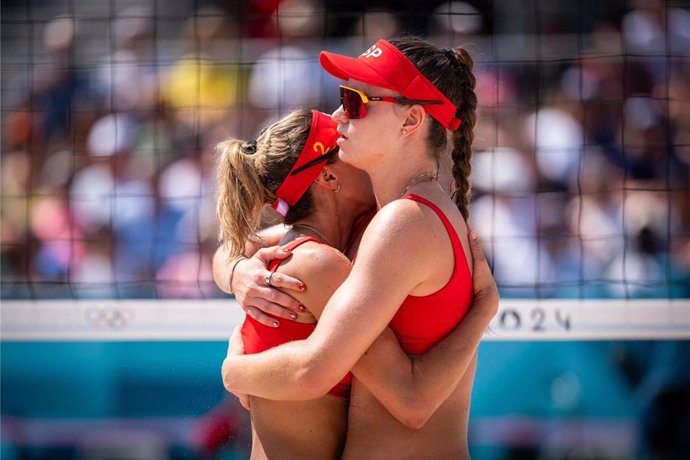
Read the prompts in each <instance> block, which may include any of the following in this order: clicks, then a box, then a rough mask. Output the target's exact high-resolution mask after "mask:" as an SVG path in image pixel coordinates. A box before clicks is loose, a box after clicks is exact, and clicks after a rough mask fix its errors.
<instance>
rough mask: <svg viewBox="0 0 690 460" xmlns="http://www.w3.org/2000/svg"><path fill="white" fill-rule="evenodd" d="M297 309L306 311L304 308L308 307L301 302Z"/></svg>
mask: <svg viewBox="0 0 690 460" xmlns="http://www.w3.org/2000/svg"><path fill="white" fill-rule="evenodd" d="M297 309H298V310H299V311H304V310H306V309H307V307H305V306H304V305H301V304H300V306H299V307H297Z"/></svg>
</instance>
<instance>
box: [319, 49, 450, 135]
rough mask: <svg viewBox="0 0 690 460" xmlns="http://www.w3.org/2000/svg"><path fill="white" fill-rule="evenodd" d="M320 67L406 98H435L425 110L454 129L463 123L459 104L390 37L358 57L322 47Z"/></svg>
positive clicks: (336, 74) (332, 73)
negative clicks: (435, 102)
mask: <svg viewBox="0 0 690 460" xmlns="http://www.w3.org/2000/svg"><path fill="white" fill-rule="evenodd" d="M319 60H320V62H321V67H323V68H324V69H325V70H326V72H328V73H330V74H331V75H333V76H334V77H336V78H340V79H341V80H350V79H352V80H357V81H361V82H362V83H366V84H369V85H373V86H379V87H381V88H386V89H390V90H392V91H395V92H396V93H398V94H400V95H401V96H403V97H405V98H407V99H419V100H435V101H440V102H442V104H434V105H431V104H427V105H423V106H422V107H424V110H425V111H426V112H427V113H428V114H429V115H431V116H432V117H434V118H435V119H436V120H438V121H439V122H440V123H441V124H442V125H443V126H445V127H446V128H447V129H450V130H451V131H455V130H456V129H458V127H460V123H461V120H460V118H458V117H457V111H458V109H457V107H456V106H455V104H453V103H452V102H451V101H450V99H448V98H447V97H446V96H445V95H444V94H443V93H442V92H441V91H440V90H439V89H438V88H436V86H434V84H433V83H431V82H430V81H429V80H428V79H427V78H426V77H425V76H424V75H422V73H421V72H420V71H419V69H417V67H416V66H415V65H414V64H412V62H410V60H409V59H407V57H405V55H404V54H403V53H401V52H400V50H398V49H397V48H396V47H395V46H393V45H392V44H391V43H390V42H388V41H387V40H379V41H377V42H376V44H375V45H374V46H372V47H371V48H369V49H368V50H366V51H365V52H364V53H362V54H361V55H360V56H359V57H358V58H356V59H355V58H352V57H349V56H343V55H342V54H335V53H331V52H329V51H321V55H320V59H319Z"/></svg>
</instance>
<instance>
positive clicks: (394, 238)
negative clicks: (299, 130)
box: [223, 82, 488, 458]
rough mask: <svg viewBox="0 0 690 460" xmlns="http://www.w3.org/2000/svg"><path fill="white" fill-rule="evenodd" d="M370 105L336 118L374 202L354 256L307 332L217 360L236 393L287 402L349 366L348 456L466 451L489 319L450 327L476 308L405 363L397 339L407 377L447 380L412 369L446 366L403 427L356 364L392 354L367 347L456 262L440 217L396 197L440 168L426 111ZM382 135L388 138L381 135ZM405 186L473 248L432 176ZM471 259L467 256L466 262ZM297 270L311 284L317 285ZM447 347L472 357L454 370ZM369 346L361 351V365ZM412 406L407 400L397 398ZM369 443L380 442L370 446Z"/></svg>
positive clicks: (319, 391) (316, 390)
mask: <svg viewBox="0 0 690 460" xmlns="http://www.w3.org/2000/svg"><path fill="white" fill-rule="evenodd" d="M350 85H351V86H353V87H356V88H358V89H361V90H363V91H364V92H366V93H368V94H375V95H389V94H390V95H392V94H393V93H392V92H390V91H386V90H383V89H381V88H375V87H370V86H368V85H362V84H359V83H358V82H350ZM367 112H368V113H367V116H366V117H365V118H364V119H360V120H348V119H347V118H345V117H344V115H343V112H342V110H341V109H339V110H337V111H336V112H335V113H334V115H333V117H334V119H335V120H336V121H338V122H339V124H340V126H339V132H340V133H341V134H342V135H343V138H342V139H341V140H339V143H340V147H341V155H342V157H341V158H342V160H343V161H346V162H348V163H350V164H352V165H354V166H357V167H360V168H362V169H364V170H366V171H367V173H368V174H369V176H370V178H371V181H372V184H373V187H374V191H375V194H376V199H377V202H378V204H379V206H381V207H382V209H381V210H380V211H379V213H378V214H377V215H376V217H375V218H374V220H373V221H372V223H371V224H370V226H369V227H368V228H367V230H366V232H365V234H364V236H363V238H362V242H361V245H360V248H359V252H358V254H357V263H356V264H355V265H354V267H353V269H352V272H351V273H350V275H349V276H347V278H346V279H345V281H344V282H343V284H342V285H341V286H340V288H338V289H337V290H336V291H335V293H334V295H333V296H332V297H331V298H330V300H328V303H327V305H326V307H325V309H324V311H323V316H322V317H321V318H320V320H319V324H318V326H317V328H316V331H315V332H314V333H313V334H312V335H311V336H310V337H309V338H308V339H307V340H304V341H297V342H291V343H289V344H285V345H281V346H279V347H277V348H274V349H271V350H268V351H266V352H264V353H260V354H257V355H248V356H235V355H233V353H230V354H229V356H228V358H227V359H226V360H225V363H224V366H223V376H224V383H225V385H226V388H228V389H229V390H231V391H234V392H238V393H250V394H254V395H259V396H263V397H267V398H274V399H284V400H295V399H297V400H301V399H311V398H314V397H319V396H321V395H323V394H324V393H325V392H326V391H328V389H329V388H330V387H331V386H332V385H334V384H335V383H336V382H337V381H338V380H339V379H340V377H341V376H342V375H343V374H344V373H346V372H347V371H348V370H349V369H351V368H353V367H354V369H353V372H354V374H355V376H356V377H357V382H356V383H355V385H354V387H353V395H352V400H351V405H350V423H349V426H350V428H349V431H348V439H347V444H346V448H345V453H344V456H345V458H363V457H366V458H390V452H396V454H398V453H400V455H403V456H409V457H410V458H420V457H429V456H431V457H433V458H462V457H467V456H468V452H467V439H466V433H467V414H468V411H469V403H470V395H471V384H472V381H473V376H474V367H475V361H474V354H475V351H476V345H477V343H478V341H479V338H480V337H481V333H482V332H483V330H484V328H485V326H486V324H488V321H486V322H485V323H482V324H481V327H475V329H474V330H473V331H464V334H458V333H457V332H458V331H459V330H460V329H461V328H463V326H465V327H467V328H470V325H471V321H470V318H471V317H472V315H471V313H473V312H475V309H474V308H473V309H471V310H470V314H468V316H467V317H466V319H465V320H464V321H463V322H461V324H460V326H459V327H458V328H457V329H456V331H455V332H454V333H453V334H451V335H449V336H448V337H447V338H446V339H444V341H442V342H440V343H439V344H438V345H437V346H436V347H435V348H434V349H433V350H432V351H430V352H428V353H426V354H425V355H424V359H423V360H415V361H413V362H412V363H413V365H410V361H409V358H408V357H407V356H406V355H405V354H404V353H402V350H400V348H399V346H398V347H397V350H398V353H400V354H401V355H402V358H401V359H406V360H408V361H407V372H408V374H409V373H410V369H411V368H412V371H413V372H412V374H413V376H414V377H415V378H416V379H417V383H419V382H418V381H419V380H420V379H421V380H424V381H425V383H428V384H430V385H433V384H434V383H437V382H438V381H439V379H440V380H443V377H442V375H439V376H436V377H435V379H434V381H433V382H431V379H430V378H429V379H428V380H429V381H426V379H427V378H428V377H429V376H431V375H434V374H433V371H432V370H431V367H430V368H429V370H428V371H427V370H426V368H425V371H424V372H419V367H418V366H420V365H422V364H428V363H425V362H424V361H425V360H427V358H429V361H430V362H434V359H436V360H437V361H435V362H434V363H435V364H438V365H439V367H438V368H439V369H441V370H442V371H443V372H441V374H444V373H445V374H448V373H450V374H453V379H451V382H449V383H446V384H445V385H444V387H443V389H442V390H439V391H438V392H437V394H435V396H436V397H437V399H438V401H437V402H435V404H429V403H428V401H425V402H426V403H427V406H429V407H431V409H432V410H431V411H430V413H428V414H424V417H419V416H417V417H416V419H415V420H414V423H412V422H410V421H411V420H412V419H411V418H408V419H407V421H408V426H405V425H404V424H402V423H400V421H398V420H400V419H398V420H396V418H395V417H396V416H395V411H394V410H391V407H388V406H385V407H384V405H382V403H384V404H385V403H386V401H387V399H386V396H381V395H378V394H376V393H377V391H380V389H378V388H377V387H376V384H375V383H373V384H372V383H369V382H368V381H367V378H370V375H368V374H367V372H366V370H365V371H362V370H361V365H366V364H367V361H368V360H369V359H371V360H377V359H381V360H382V361H384V362H388V361H393V360H392V359H391V353H390V352H389V350H387V352H386V353H385V354H384V353H381V354H379V353H377V352H376V351H372V349H371V348H369V347H370V346H371V345H372V343H374V342H375V341H376V339H377V338H378V337H379V335H380V334H381V333H382V331H384V330H386V326H387V324H388V322H389V321H390V319H391V318H392V316H393V315H394V314H395V312H396V311H397V308H398V307H399V306H400V304H401V303H402V301H403V300H404V299H405V298H406V297H407V296H408V295H416V296H423V295H428V294H431V293H433V292H436V291H438V290H439V289H440V288H441V287H443V286H444V285H445V284H446V283H447V281H448V279H449V278H450V274H451V273H452V270H453V267H454V260H453V256H452V247H451V243H450V240H449V238H448V234H447V232H446V230H445V228H444V227H443V225H442V223H441V222H440V220H439V219H438V216H437V215H436V214H435V213H434V212H433V211H432V210H431V209H428V208H426V207H424V206H421V207H420V206H418V205H417V204H415V203H414V202H412V201H409V200H397V198H399V196H400V195H401V194H402V193H403V192H404V191H405V189H406V188H407V185H408V184H410V182H411V181H412V180H413V179H414V178H415V177H419V176H420V174H423V173H425V172H427V171H433V170H434V169H435V168H436V161H435V160H434V159H433V156H432V155H431V154H430V152H428V151H427V148H426V144H425V134H426V129H427V126H426V124H425V123H426V122H427V115H426V112H424V110H423V108H421V107H420V106H418V105H413V106H399V105H396V104H389V103H383V102H381V103H372V104H369V106H368V107H367ZM382 132H386V133H394V135H393V134H392V135H390V136H388V135H387V136H381V133H382ZM407 192H413V193H416V194H418V195H421V196H423V197H425V198H427V199H429V200H430V201H432V202H434V203H435V204H436V205H437V206H439V207H440V208H441V209H442V211H443V212H444V213H445V214H446V216H448V217H449V219H450V220H451V222H452V223H453V226H454V228H455V230H456V232H457V234H458V235H459V236H460V239H461V241H462V243H463V248H464V250H465V254H467V255H469V247H468V239H467V235H468V230H467V227H466V225H465V223H464V220H463V219H462V216H461V215H460V213H459V211H458V210H457V208H456V206H455V204H454V203H453V202H452V201H451V200H450V198H449V197H448V195H447V193H445V191H444V190H443V189H442V188H441V187H440V186H439V184H438V182H434V181H428V182H422V183H419V184H416V185H414V186H412V187H410V189H409V190H407ZM471 263H472V261H471V259H468V264H470V266H471ZM319 273H320V275H321V274H322V273H323V271H320V272H319ZM300 279H301V280H302V281H304V282H305V284H306V285H307V286H311V285H313V284H314V282H316V280H314V282H311V281H308V280H305V279H303V278H300ZM318 279H319V280H321V276H319V277H318ZM308 291H309V289H307V291H305V292H308ZM298 295H299V294H298ZM371 305H376V306H377V308H371V307H370V306H371ZM484 319H486V318H484ZM475 326H476V325H475ZM473 337H474V338H476V340H472V338H473ZM393 339H394V338H393ZM469 344H471V346H470V345H469ZM396 346H397V341H396ZM367 350H368V351H367ZM449 350H453V353H448V355H449V357H454V358H455V359H456V360H457V357H458V356H459V355H458V352H459V351H460V350H462V352H464V353H465V355H466V356H468V360H467V361H466V362H465V363H464V365H463V366H461V368H459V369H454V371H455V373H453V366H454V365H455V364H453V362H452V361H453V359H448V360H446V361H443V360H441V359H440V355H441V354H443V353H444V352H448V351H449ZM365 351H366V352H367V354H366V355H365V356H364V358H363V360H362V361H360V363H359V364H357V362H358V360H359V359H360V358H361V357H362V356H363V355H364V353H365ZM377 357H378V358H377ZM355 364H357V366H356V367H355ZM374 364H375V365H372V366H371V368H372V369H376V368H377V366H378V367H380V366H381V362H374ZM449 366H450V367H449ZM402 368H403V369H404V368H405V366H404V365H403V366H402ZM372 372H373V371H372ZM394 374H395V371H394V370H393V371H388V372H387V375H388V376H390V375H394ZM384 378H390V377H386V376H384ZM413 380H414V379H413ZM393 386H395V385H393ZM412 394H414V393H412ZM377 398H378V399H377ZM408 403H409V401H403V407H404V406H405V405H406V404H408ZM439 404H440V406H439ZM436 408H438V410H435V409H436ZM389 410H390V411H391V412H389ZM392 414H393V415H392ZM417 415H418V414H417ZM410 426H413V428H414V431H412V428H411V427H410ZM372 446H376V448H375V449H374V450H373V451H372Z"/></svg>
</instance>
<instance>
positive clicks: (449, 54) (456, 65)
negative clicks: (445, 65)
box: [443, 48, 464, 73]
mask: <svg viewBox="0 0 690 460" xmlns="http://www.w3.org/2000/svg"><path fill="white" fill-rule="evenodd" d="M443 54H444V55H445V56H446V57H447V58H448V60H449V61H450V65H451V67H453V70H454V71H456V72H458V73H460V72H463V73H464V70H463V69H462V66H461V65H460V63H459V62H458V58H457V57H456V56H455V51H453V50H452V49H450V48H443Z"/></svg>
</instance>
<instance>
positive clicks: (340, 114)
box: [331, 104, 349, 124]
mask: <svg viewBox="0 0 690 460" xmlns="http://www.w3.org/2000/svg"><path fill="white" fill-rule="evenodd" d="M331 118H332V119H333V121H337V122H338V123H341V124H346V123H347V122H348V121H349V119H348V118H347V116H346V115H345V110H344V109H343V105H342V104H340V105H339V106H338V108H337V109H335V112H333V113H332V114H331Z"/></svg>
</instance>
